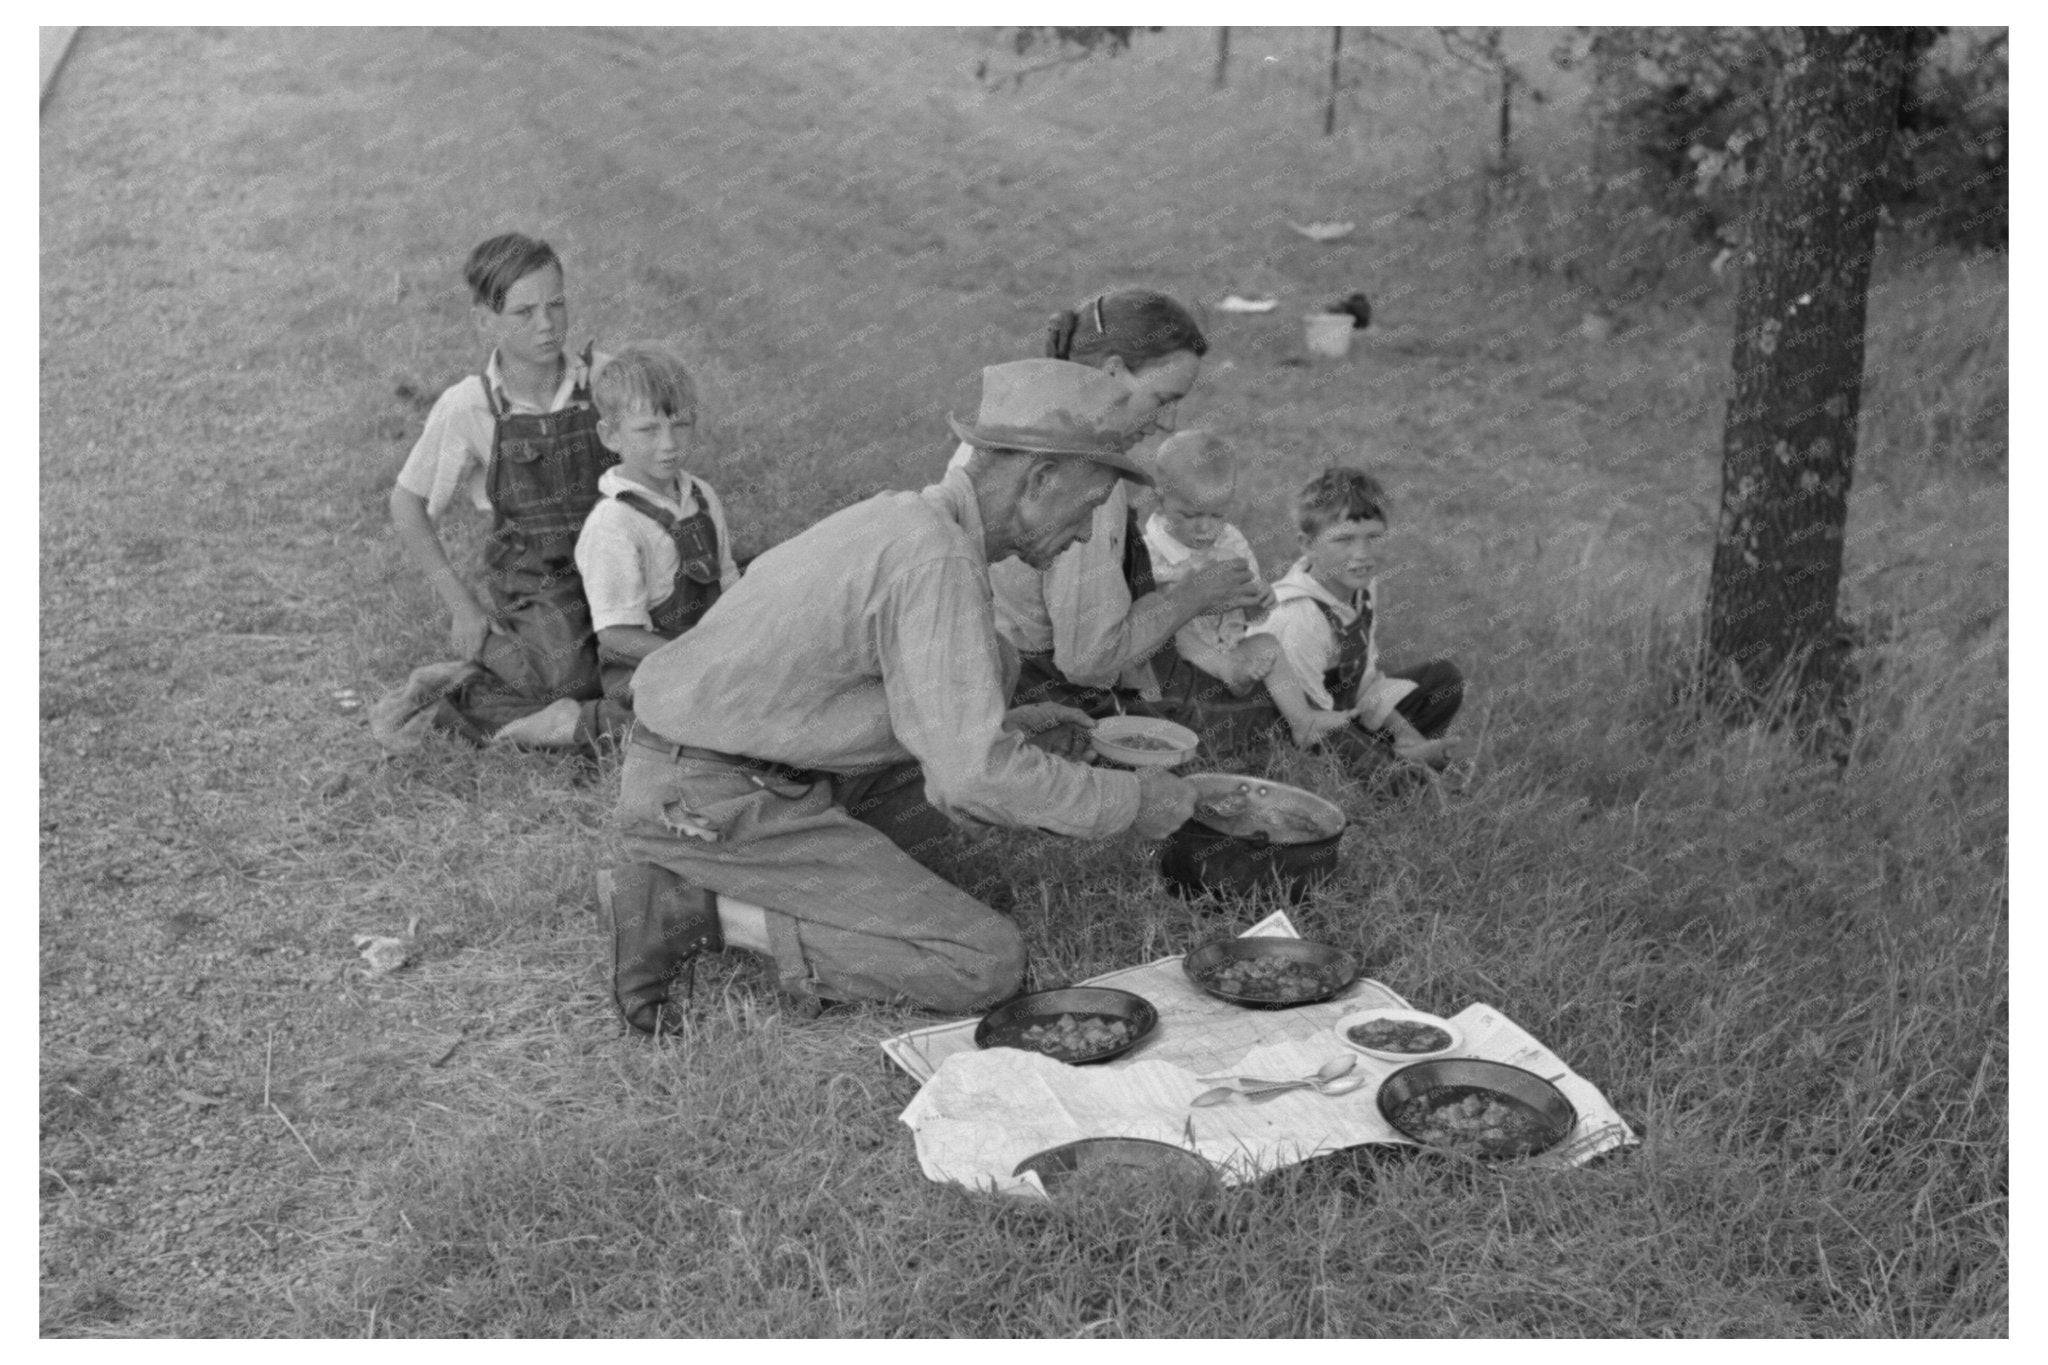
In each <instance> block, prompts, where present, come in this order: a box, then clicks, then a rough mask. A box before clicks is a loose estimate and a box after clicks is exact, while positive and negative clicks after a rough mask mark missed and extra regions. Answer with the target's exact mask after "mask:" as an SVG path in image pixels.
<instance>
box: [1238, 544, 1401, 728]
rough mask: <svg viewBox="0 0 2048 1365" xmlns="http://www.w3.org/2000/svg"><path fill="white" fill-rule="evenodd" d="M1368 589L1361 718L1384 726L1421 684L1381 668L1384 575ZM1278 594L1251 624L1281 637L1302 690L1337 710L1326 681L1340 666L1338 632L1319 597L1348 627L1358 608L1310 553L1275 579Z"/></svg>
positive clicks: (1313, 701)
mask: <svg viewBox="0 0 2048 1365" xmlns="http://www.w3.org/2000/svg"><path fill="white" fill-rule="evenodd" d="M1362 595H1363V596H1364V598H1365V600H1366V601H1367V602H1369V603H1371V604H1372V608H1373V619H1372V626H1371V627H1370V628H1369V629H1368V630H1367V632H1366V645H1365V673H1364V675H1363V676H1362V677H1360V678H1359V680H1358V719H1359V720H1360V721H1361V722H1362V723H1363V724H1365V725H1366V726H1367V727H1369V728H1372V729H1378V728H1379V727H1380V726H1382V725H1384V724H1386V721H1387V716H1388V714H1389V713H1390V712H1392V711H1393V709H1394V704H1395V703H1396V702H1398V701H1400V700H1401V698H1403V697H1405V696H1407V695H1408V694H1409V693H1410V692H1413V691H1414V690H1415V684H1414V683H1412V682H1410V681H1408V680H1407V679H1406V678H1389V677H1387V676H1385V675H1384V674H1382V673H1381V672H1380V646H1379V634H1380V613H1381V612H1382V611H1383V610H1384V604H1383V603H1382V602H1381V601H1380V599H1379V580H1378V579H1377V578H1374V579H1372V580H1370V581H1369V582H1367V583H1366V585H1365V591H1364V593H1363V594H1362ZM1273 596H1274V598H1275V599H1276V601H1275V604H1274V607H1273V610H1272V611H1270V612H1268V613H1267V614H1266V619H1265V620H1263V621H1260V622H1258V623H1257V624H1255V625H1253V626H1252V627H1251V633H1252V634H1254V635H1270V636H1272V637H1273V638H1274V639H1276V640H1278V641H1279V642H1280V652H1281V654H1282V655H1283V656H1285V658H1286V659H1287V662H1289V663H1290V664H1292V665H1294V671H1295V672H1296V673H1298V674H1300V675H1301V685H1302V691H1303V692H1304V693H1305V694H1306V695H1307V697H1308V701H1309V705H1311V706H1313V707H1315V708H1316V709H1317V710H1319V711H1333V710H1335V709H1336V706H1335V703H1334V702H1333V700H1332V699H1331V697H1330V693H1329V691H1328V689H1326V688H1325V687H1324V686H1323V674H1324V673H1326V672H1328V671H1329V670H1330V669H1332V668H1334V667H1336V666H1337V656H1338V649H1337V633H1336V632H1335V631H1333V630H1331V629H1330V623H1329V622H1328V621H1327V620H1325V619H1324V617H1323V613H1322V612H1321V610H1319V609H1318V608H1317V606H1316V603H1318V602H1322V603H1325V604H1327V605H1328V606H1329V607H1330V609H1331V610H1332V611H1334V612H1336V614H1337V619H1338V620H1339V621H1341V622H1343V623H1344V625H1345V626H1347V627H1349V626H1350V625H1351V624H1353V623H1354V622H1356V621H1357V620H1358V608H1356V607H1354V606H1352V605H1351V603H1350V601H1349V600H1347V599H1346V598H1342V597H1339V596H1338V595H1337V594H1335V593H1333V592H1331V591H1330V590H1329V589H1328V588H1326V587H1324V586H1323V585H1322V584H1321V583H1320V582H1318V581H1317V580H1316V577H1315V575H1314V574H1312V573H1310V572H1309V570H1308V561H1307V560H1305V559H1298V560H1296V561H1295V562H1294V566H1293V567H1292V568H1290V569H1289V570H1288V571H1287V572H1286V573H1285V574H1284V575H1282V576H1281V578H1280V579H1279V581H1277V582H1276V583H1274V584H1273Z"/></svg>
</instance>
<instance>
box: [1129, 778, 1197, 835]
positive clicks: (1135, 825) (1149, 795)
mask: <svg viewBox="0 0 2048 1365" xmlns="http://www.w3.org/2000/svg"><path fill="white" fill-rule="evenodd" d="M1194 814H1195V787H1194V784H1193V783H1192V782H1185V781H1183V780H1181V779H1180V778H1178V777H1175V776H1174V775H1173V774H1172V773H1170V772H1168V771H1166V769H1164V768H1143V769H1140V770H1139V772H1138V818H1137V819H1135V820H1133V821H1132V822H1131V832H1132V833H1133V834H1136V835H1137V836H1138V837H1139V838H1141V839H1155V840H1156V839H1164V838H1165V837H1166V836H1167V835H1169V834H1171V833H1173V832H1174V831H1175V830H1177V829H1179V828H1180V827H1181V826H1182V825H1185V824H1186V823H1187V822H1188V821H1189V820H1191V819H1193V818H1194Z"/></svg>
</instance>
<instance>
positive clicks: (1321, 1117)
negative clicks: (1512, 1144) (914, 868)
mask: <svg viewBox="0 0 2048 1365" xmlns="http://www.w3.org/2000/svg"><path fill="white" fill-rule="evenodd" d="M1254 935H1273V936H1278V937H1285V938H1298V937H1300V935H1299V934H1298V933H1297V932H1296V931H1295V928H1294V925H1293V923H1292V922H1291V921H1290V920H1289V919H1288V918H1287V916H1286V914H1285V912H1275V913H1274V914H1273V915H1270V916H1268V917H1267V918H1266V919H1264V920H1262V921H1260V922H1259V923H1258V924H1256V925H1254V926H1253V927H1252V928H1251V929H1249V930H1247V931H1246V935H1245V936H1246V937H1250V936H1254ZM1180 962H1181V960H1180V958H1178V957H1169V958H1163V959H1161V960H1159V961H1157V962H1150V963H1146V964H1145V965H1143V966H1140V967H1127V968H1123V969H1121V970H1119V971H1114V972H1109V973H1106V974H1104V975H1102V976H1097V977H1092V978H1090V979H1089V980H1088V981H1086V982H1084V983H1082V984H1084V985H1089V986H1114V987H1116V988H1118V989H1120V990H1127V991H1131V992H1134V993H1135V994H1138V995H1141V996H1143V997H1144V998H1145V999H1147V1000H1149V1001H1151V1002H1152V1004H1153V1006H1154V1007H1155V1008H1156V1009H1157V1010H1158V1011H1159V1027H1158V1028H1157V1029H1156V1030H1155V1031H1154V1033H1153V1035H1152V1036H1151V1037H1150V1038H1148V1039H1147V1040H1146V1041H1145V1043H1144V1045H1143V1046H1142V1047H1140V1048H1138V1049H1137V1050H1136V1051H1135V1052H1134V1053H1132V1054H1130V1055H1128V1056H1125V1057H1119V1058H1117V1059H1116V1060H1114V1061H1110V1062H1105V1063H1102V1064H1100V1065H1097V1066H1085V1067H1077V1066H1068V1065H1066V1064H1065V1063H1062V1062H1058V1061H1055V1060H1053V1059H1052V1058H1050V1057H1047V1056H1044V1055H1042V1054H1040V1053H1036V1052H1026V1051H1023V1050H1021V1049H1018V1048H990V1049H988V1050H986V1051H984V1050H982V1049H979V1048H977V1047H976V1046H975V1044H974V1030H975V1026H976V1024H977V1023H978V1022H979V1021H978V1020H974V1019H965V1020H958V1021H954V1022H951V1023H945V1024H936V1025H932V1026H930V1027H928V1028H923V1029H917V1030H914V1031H912V1032H910V1033H905V1034H900V1035H898V1036H896V1037H894V1038H890V1039H887V1040H885V1041H884V1042H883V1044H882V1050H883V1052H884V1053H885V1054H886V1055H887V1056H888V1057H889V1059H890V1060H891V1061H893V1062H895V1063H896V1065H898V1066H900V1067H902V1068H903V1070H905V1071H907V1072H909V1073H910V1074H911V1075H912V1076H914V1077H916V1078H917V1079H919V1080H921V1081H923V1082H924V1083H925V1084H924V1087H923V1088H922V1089H921V1090H919V1091H918V1093H917V1096H916V1098H914V1099H913V1100H912V1101H911V1102H910V1105H909V1106H908V1107H907V1108H906V1109H904V1111H903V1113H902V1116H901V1117H902V1121H903V1122H904V1123H905V1124H907V1125H908V1126H909V1127H910V1129H911V1131H912V1132H913V1133H914V1134H915V1135H916V1142H917V1158H918V1163H919V1165H920V1166H922V1167H923V1169H924V1173H925V1175H926V1176H927V1177H928V1178H930V1179H932V1180H936V1181H942V1182H953V1183H957V1184H962V1185H967V1186H970V1187H973V1188H981V1189H992V1190H996V1191H1000V1192H1003V1193H1013V1194H1024V1195H1042V1193H1043V1190H1042V1187H1041V1186H1040V1185H1039V1182H1038V1179H1037V1177H1036V1176H1034V1175H1028V1174H1027V1175H1025V1176H1022V1177H1018V1176H1015V1175H1012V1174H1011V1172H1013V1171H1014V1170H1015V1169H1016V1167H1017V1163H1018V1162H1020V1161H1022V1160H1023V1159H1024V1158H1026V1157H1028V1156H1031V1155H1032V1154H1033V1153H1036V1152H1041V1151H1044V1150H1046V1149H1047V1148H1049V1147H1057V1146H1059V1145H1061V1144H1062V1143H1067V1142H1074V1141H1077V1140H1079V1139H1081V1138H1086V1137H1136V1138H1151V1139H1153V1140H1154V1141H1158V1142H1169V1143H1172V1144H1174V1145H1175V1146H1179V1147H1186V1148H1189V1149H1191V1150H1193V1151H1196V1152H1199V1153H1200V1154H1201V1155H1202V1156H1204V1157H1206V1158H1207V1159H1208V1160H1209V1161H1211V1162H1212V1163H1214V1164H1215V1165H1216V1166H1217V1167H1218V1168H1219V1171H1220V1173H1221V1176H1222V1179H1223V1180H1224V1182H1225V1183H1226V1184H1242V1183H1244V1182H1246V1181H1249V1180H1255V1179H1257V1178H1258V1177H1259V1176H1261V1175H1263V1174H1265V1173H1267V1172H1269V1171H1273V1170H1277V1169H1279V1168H1280V1167H1283V1166H1291V1165H1294V1164H1296V1163H1298V1162H1302V1161H1306V1160H1308V1159H1309V1158H1311V1157H1315V1156H1320V1155H1323V1154H1325V1153H1328V1152H1334V1151H1339V1150H1341V1149H1343V1148H1346V1147H1355V1146H1359V1145H1360V1144H1363V1143H1400V1144H1405V1145H1410V1146H1412V1145H1414V1144H1413V1143H1412V1142H1411V1140H1410V1139H1408V1138H1407V1137H1404V1136H1403V1135H1402V1134H1400V1133H1399V1132H1397V1131H1395V1129H1394V1128H1393V1127H1392V1126H1390V1125H1389V1124H1388V1123H1387V1121H1386V1120H1385V1119H1384V1118H1382V1117H1381V1116H1380V1112H1379V1107H1378V1105H1377V1104H1376V1102H1375V1097H1376V1095H1377V1092H1378V1090H1379V1082H1380V1081H1381V1080H1383V1079H1385V1077H1387V1076H1389V1075H1392V1074H1393V1073H1394V1072H1395V1071H1397V1070H1399V1069H1400V1067H1401V1065H1402V1063H1399V1062H1382V1061H1379V1060H1377V1059H1375V1058H1372V1057H1367V1056H1364V1055H1362V1054H1360V1053H1357V1052H1355V1051H1353V1050H1352V1049H1350V1048H1347V1047H1346V1046H1345V1045H1344V1044H1343V1043H1342V1042H1340V1041H1339V1040H1338V1037H1337V1033H1336V1024H1337V1021H1338V1020H1339V1019H1341V1018H1342V1017H1343V1016H1345V1015H1346V1014H1349V1013H1351V1012H1353V1011H1354V1010H1358V1009H1363V1008H1367V1007H1370V1006H1374V1005H1384V1006H1391V1007H1394V1008H1406V1007H1407V1001H1405V1000H1403V999H1402V998H1401V997H1400V995H1398V994H1397V993H1395V992H1394V991H1393V990H1391V989H1390V988H1388V987H1387V986H1385V985H1383V984H1381V983H1380V982H1377V981H1371V980H1363V981H1359V982H1356V983H1354V984H1353V985H1352V986H1351V987H1350V989H1348V990H1346V991H1345V992H1344V993H1343V994H1342V995H1340V996H1338V997H1337V998H1336V999H1334V1000H1329V1001H1325V1002H1323V1003H1321V1004H1316V1005H1304V1006H1301V1007H1299V1008H1296V1009H1287V1010H1246V1009H1240V1008H1238V1007H1237V1006H1234V1005H1231V1004H1229V1003H1228V1002H1226V1001H1223V1000H1218V999H1216V998H1215V997H1213V996H1210V995H1209V994H1207V993H1206V992H1204V991H1202V990H1201V989H1200V988H1199V987H1197V986H1196V985H1195V984H1194V983H1193V982H1191V981H1189V980H1188V979H1187V977H1186V976H1185V975H1184V974H1183V973H1182V971H1181V966H1180ZM1452 1019H1453V1022H1455V1023H1456V1024H1457V1025H1458V1026H1459V1028H1460V1029H1462V1030H1463V1031H1464V1034H1465V1046H1464V1048H1463V1049H1461V1053H1460V1055H1462V1056H1467V1057H1481V1058H1486V1059H1488V1060H1491V1061H1498V1062H1507V1063H1509V1064H1511V1065H1514V1066H1519V1067H1523V1068H1525V1069H1527V1070H1530V1071H1534V1072H1536V1073H1537V1074H1538V1075H1540V1076H1546V1077H1557V1078H1558V1079H1557V1080H1556V1082H1555V1083H1556V1085H1557V1087H1558V1089H1559V1090H1561V1091H1563V1092H1564V1095H1565V1098H1567V1099H1569V1100H1570V1101H1571V1102H1572V1106H1573V1107H1574V1108H1575V1109H1576V1110H1577V1111H1578V1114H1579V1123H1578V1126H1577V1127H1576V1128H1575V1129H1573V1131H1572V1133H1571V1134H1570V1136H1569V1137H1567V1139H1566V1140H1565V1142H1564V1143H1563V1144H1561V1145H1560V1146H1559V1147H1557V1148H1555V1149H1554V1150H1552V1151H1551V1152H1548V1153H1545V1154H1544V1155H1543V1156H1541V1157H1538V1158H1534V1159H1535V1160H1538V1161H1541V1162H1545V1163H1549V1164H1565V1165H1577V1164H1579V1163H1582V1162H1585V1161H1588V1160H1590V1159H1592V1158H1593V1157H1595V1156H1597V1155H1599V1154H1600V1153H1601V1152H1605V1151H1608V1150H1610V1149H1612V1148H1615V1147H1618V1146H1621V1145H1623V1144H1625V1143H1632V1142H1634V1141H1636V1135H1635V1133H1634V1132H1633V1131H1632V1130H1631V1129H1630V1128H1629V1126H1628V1125H1627V1124H1626V1123H1624V1122H1623V1121H1622V1119H1621V1116H1620V1115H1619V1114H1617V1113H1616V1112H1615V1110H1614V1107H1613V1106H1612V1105H1610V1104H1609V1103H1608V1102H1607V1099H1606V1097H1605V1096H1604V1095H1602V1094H1601V1093H1600V1091H1599V1090H1598V1089H1597V1088H1595V1087H1594V1086H1593V1085H1592V1084H1591V1083H1590V1082H1588V1081H1587V1080H1585V1079H1584V1078H1583V1077H1581V1076H1579V1075H1577V1074H1576V1073H1574V1072H1573V1071H1572V1070H1571V1069H1570V1068H1569V1067H1568V1066H1566V1065H1565V1064H1564V1062H1563V1061H1562V1060H1561V1059H1559V1058H1558V1056H1557V1055H1556V1054H1555V1053H1553V1052H1551V1051H1550V1049H1548V1048H1546V1047H1545V1046H1543V1044H1541V1043H1539V1042H1538V1041H1537V1040H1536V1039H1535V1038H1533V1037H1531V1036H1530V1035H1529V1034H1528V1033H1526V1032H1524V1031H1523V1030H1522V1029H1521V1028H1520V1027H1519V1026H1518V1025H1516V1024H1515V1022H1514V1021H1513V1020H1511V1019H1509V1018H1508V1017H1507V1016H1506V1015H1504V1014H1502V1013H1500V1012H1499V1011H1498V1010H1496V1009H1494V1008H1493V1007H1492V1006H1490V1005H1485V1004H1474V1005H1470V1006H1467V1007H1466V1008H1465V1009H1464V1010H1462V1011H1460V1012H1459V1013H1458V1014H1456V1015H1453V1016H1452ZM1339 1056H1345V1057H1355V1058H1356V1059H1357V1063H1356V1065H1357V1070H1358V1072H1359V1073H1360V1074H1364V1075H1365V1076H1367V1078H1368V1079H1367V1083H1366V1084H1364V1085H1362V1086H1360V1087H1358V1088H1357V1089H1356V1090H1353V1091H1351V1092H1349V1093H1348V1094H1343V1095H1325V1094H1320V1093H1317V1092H1316V1091H1313V1090H1300V1091H1294V1092H1290V1093H1287V1094H1282V1095H1279V1096H1276V1097H1273V1098H1269V1099H1265V1100H1262V1101H1260V1102H1258V1103H1256V1104H1253V1103H1249V1102H1242V1101H1233V1102H1231V1103H1228V1104H1222V1105H1217V1106H1214V1107H1206V1108H1199V1109H1198V1108H1195V1107H1193V1106H1192V1104H1191V1103H1190V1102H1191V1101H1192V1100H1193V1099H1194V1098H1195V1096H1197V1095H1199V1094H1201V1093H1202V1092H1203V1091H1205V1090H1208V1089H1210V1088H1211V1086H1212V1084H1213V1080H1204V1079H1203V1078H1205V1077H1209V1078H1213V1077H1217V1076H1259V1077H1274V1078H1285V1077H1296V1076H1307V1075H1309V1074H1310V1073H1312V1072H1314V1071H1315V1070H1317V1068H1319V1067H1321V1066H1322V1065H1323V1064H1324V1063H1325V1062H1328V1061H1330V1060H1331V1059H1332V1058H1334V1057H1339Z"/></svg>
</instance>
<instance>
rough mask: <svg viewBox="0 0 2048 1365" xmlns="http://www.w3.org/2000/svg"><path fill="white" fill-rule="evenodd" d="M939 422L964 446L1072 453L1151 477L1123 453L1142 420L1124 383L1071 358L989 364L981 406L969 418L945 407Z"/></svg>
mask: <svg viewBox="0 0 2048 1365" xmlns="http://www.w3.org/2000/svg"><path fill="white" fill-rule="evenodd" d="M1148 415H1149V414H1148ZM946 422H947V424H948V425H950V426H951V427H952V428H953V434H954V435H956V436H958V437H959V438H960V439H961V440H963V441H965V442H967V444H969V445H971V446H980V447H984V448H991V447H993V448H997V449H1002V450H1022V451H1027V452H1029V453H1030V454H1033V455H1072V456H1077V457H1079V458H1081V459H1084V460H1093V461H1094V462H1095V463H1097V464H1102V465H1108V466H1109V467H1110V468H1112V469H1115V470H1116V471H1118V472H1119V473H1121V474H1123V475H1124V477H1126V478H1130V479H1136V480H1137V481H1138V482H1140V483H1150V482H1152V471H1151V469H1150V468H1149V467H1147V466H1146V465H1145V463H1144V462H1143V461H1141V460H1139V459H1137V458H1136V457H1135V456H1133V455H1132V454H1131V453H1130V451H1131V447H1132V446H1134V445H1136V444H1137V443H1138V438H1139V437H1140V436H1141V435H1143V428H1144V425H1145V422H1144V419H1143V417H1140V416H1137V415H1135V414H1133V413H1132V411H1131V391H1130V389H1129V388H1127V387H1126V386H1125V385H1123V384H1122V383H1119V382H1118V381H1117V380H1116V379H1114V378H1112V377H1111V376H1110V375H1107V374H1104V373H1103V372H1102V371H1101V370H1095V369H1090V368H1089V367H1088V366H1086V365H1076V364H1075V363H1073V362H1072V361H1070V360H1013V361H1011V362H1009V363H1008V364H1006V365H990V366H989V367H988V368H987V369H984V370H983V371H982V372H981V411H980V412H978V413H976V414H975V417H974V420H973V421H972V422H963V421H961V420H960V419H959V418H957V417H954V416H953V415H952V414H950V413H948V414H947V416H946Z"/></svg>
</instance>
